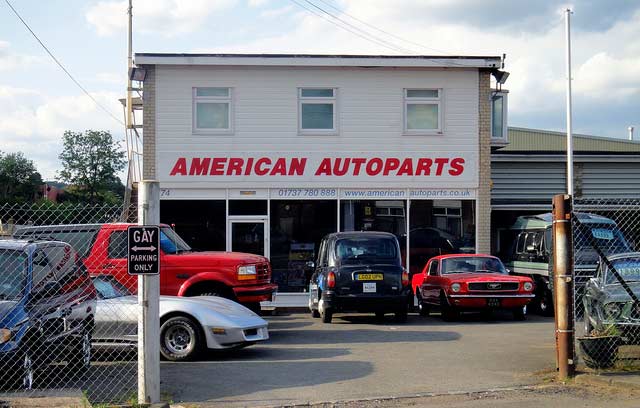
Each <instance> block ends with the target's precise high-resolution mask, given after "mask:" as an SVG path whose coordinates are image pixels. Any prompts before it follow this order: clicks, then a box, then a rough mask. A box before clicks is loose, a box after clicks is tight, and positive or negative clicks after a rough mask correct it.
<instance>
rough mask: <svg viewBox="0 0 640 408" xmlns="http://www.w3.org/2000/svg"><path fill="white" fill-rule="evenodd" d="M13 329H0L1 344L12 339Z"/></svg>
mask: <svg viewBox="0 0 640 408" xmlns="http://www.w3.org/2000/svg"><path fill="white" fill-rule="evenodd" d="M11 334H12V333H11V330H9V329H0V344H3V343H6V342H8V341H9V340H11Z"/></svg>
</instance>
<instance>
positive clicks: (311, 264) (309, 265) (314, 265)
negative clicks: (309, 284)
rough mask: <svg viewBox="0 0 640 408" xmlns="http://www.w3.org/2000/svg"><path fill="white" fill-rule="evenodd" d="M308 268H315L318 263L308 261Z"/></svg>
mask: <svg viewBox="0 0 640 408" xmlns="http://www.w3.org/2000/svg"><path fill="white" fill-rule="evenodd" d="M307 268H309V269H315V268H316V263H315V262H313V261H309V262H307Z"/></svg>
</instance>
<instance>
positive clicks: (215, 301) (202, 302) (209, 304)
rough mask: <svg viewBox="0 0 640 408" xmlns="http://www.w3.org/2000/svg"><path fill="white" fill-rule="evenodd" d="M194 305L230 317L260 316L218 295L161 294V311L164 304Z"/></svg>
mask: <svg viewBox="0 0 640 408" xmlns="http://www.w3.org/2000/svg"><path fill="white" fill-rule="evenodd" d="M174 304H175V305H179V304H183V305H187V304H189V305H193V306H195V307H198V308H202V309H208V310H209V311H213V312H216V313H220V314H221V315H224V316H228V317H249V316H256V317H257V316H258V315H257V314H255V313H254V312H252V311H251V310H249V309H247V308H246V307H244V306H242V305H241V304H239V303H236V302H234V301H233V300H229V299H225V298H222V297H218V296H194V297H183V296H160V311H161V312H163V310H162V309H163V306H164V305H166V306H167V307H171V306H170V305H174Z"/></svg>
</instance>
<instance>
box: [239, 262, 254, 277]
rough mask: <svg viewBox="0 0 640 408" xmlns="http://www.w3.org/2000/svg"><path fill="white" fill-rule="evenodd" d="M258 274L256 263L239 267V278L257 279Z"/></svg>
mask: <svg viewBox="0 0 640 408" xmlns="http://www.w3.org/2000/svg"><path fill="white" fill-rule="evenodd" d="M256 274H257V271H256V266H255V265H243V266H239V267H238V279H255V278H256Z"/></svg>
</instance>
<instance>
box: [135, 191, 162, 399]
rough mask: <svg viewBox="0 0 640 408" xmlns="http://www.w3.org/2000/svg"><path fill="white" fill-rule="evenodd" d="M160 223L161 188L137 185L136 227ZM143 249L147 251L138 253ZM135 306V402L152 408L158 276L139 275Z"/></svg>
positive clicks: (156, 379)
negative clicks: (137, 225) (136, 347)
mask: <svg viewBox="0 0 640 408" xmlns="http://www.w3.org/2000/svg"><path fill="white" fill-rule="evenodd" d="M159 223H160V184H159V183H158V182H157V181H148V180H144V181H141V182H140V183H139V185H138V224H139V225H149V226H157V225H158V224H159ZM155 230H156V231H157V229H155ZM158 233H159V232H158ZM155 238H157V239H158V241H157V242H158V244H159V237H157V236H156V237H155ZM140 239H142V238H140ZM141 244H142V245H138V248H139V249H138V252H141V251H145V252H151V250H150V247H151V246H155V245H147V244H150V243H148V242H141ZM143 246H147V247H148V248H145V249H140V248H141V247H143ZM158 246H159V245H158ZM156 250H157V248H156ZM158 258H159V257H158ZM142 259H143V260H144V258H142ZM158 262H159V259H158ZM152 263H153V262H150V263H148V265H151V264H152ZM138 305H139V306H140V307H139V309H138V310H139V311H138V402H139V403H141V404H153V403H157V402H159V401H160V318H159V313H160V276H159V275H158V274H139V275H138Z"/></svg>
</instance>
